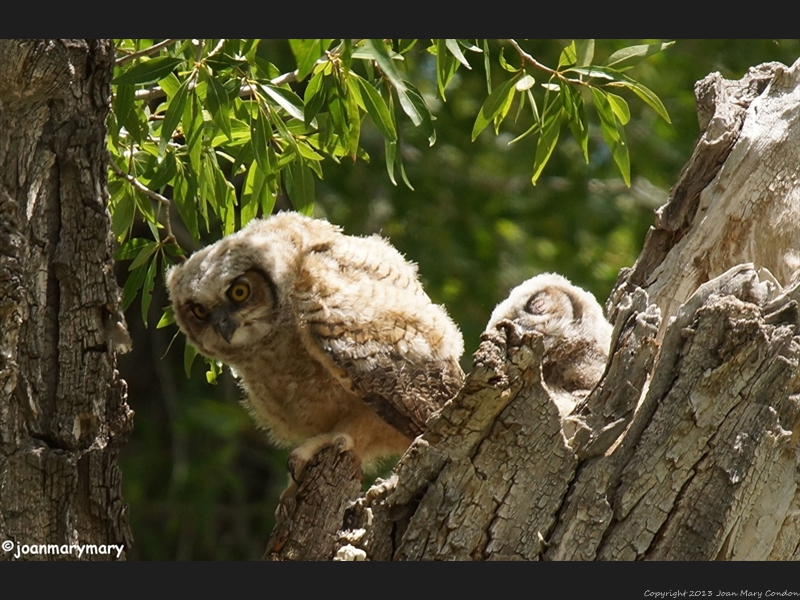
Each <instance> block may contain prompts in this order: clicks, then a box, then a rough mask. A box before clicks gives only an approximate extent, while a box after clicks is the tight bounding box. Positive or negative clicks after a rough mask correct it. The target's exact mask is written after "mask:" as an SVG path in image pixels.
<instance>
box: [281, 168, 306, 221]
mask: <svg viewBox="0 0 800 600" xmlns="http://www.w3.org/2000/svg"><path fill="white" fill-rule="evenodd" d="M283 173H285V174H286V193H287V194H289V199H290V200H291V201H292V205H293V206H294V207H295V208H296V209H297V211H298V212H299V213H301V214H304V215H311V213H312V212H313V210H314V176H313V175H312V174H311V169H309V168H308V166H307V165H306V164H305V162H304V161H300V160H297V161H295V162H293V163H292V164H290V165H289V166H288V167H287V168H286V169H284V171H283Z"/></svg>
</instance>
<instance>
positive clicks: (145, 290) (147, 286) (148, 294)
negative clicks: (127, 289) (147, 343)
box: [142, 255, 158, 327]
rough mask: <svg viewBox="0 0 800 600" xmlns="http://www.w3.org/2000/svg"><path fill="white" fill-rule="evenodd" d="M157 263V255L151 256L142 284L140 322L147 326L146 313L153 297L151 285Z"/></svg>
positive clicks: (153, 281) (153, 280)
mask: <svg viewBox="0 0 800 600" xmlns="http://www.w3.org/2000/svg"><path fill="white" fill-rule="evenodd" d="M157 265H158V255H156V256H154V257H153V260H152V261H150V266H149V267H148V268H147V274H146V275H145V278H144V284H143V286H142V322H143V323H144V326H145V327H147V313H148V312H149V311H150V302H151V301H152V299H153V286H154V285H155V278H156V268H157Z"/></svg>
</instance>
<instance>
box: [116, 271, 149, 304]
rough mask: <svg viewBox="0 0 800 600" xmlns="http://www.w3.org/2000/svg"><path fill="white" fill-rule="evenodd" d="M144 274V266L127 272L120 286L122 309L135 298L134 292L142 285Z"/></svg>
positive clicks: (145, 274) (145, 273)
mask: <svg viewBox="0 0 800 600" xmlns="http://www.w3.org/2000/svg"><path fill="white" fill-rule="evenodd" d="M146 276H147V269H145V268H144V266H141V267H139V268H138V269H136V270H135V271H132V272H131V273H129V274H128V278H127V279H126V280H125V285H124V286H123V287H122V310H128V307H129V306H130V305H131V302H133V300H134V298H136V292H138V291H139V288H141V287H142V284H143V283H144V279H145V277H146Z"/></svg>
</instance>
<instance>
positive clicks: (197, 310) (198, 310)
mask: <svg viewBox="0 0 800 600" xmlns="http://www.w3.org/2000/svg"><path fill="white" fill-rule="evenodd" d="M192 313H193V314H194V316H195V317H197V318H198V319H201V320H205V319H207V318H208V315H210V314H211V313H210V312H209V310H208V309H207V308H206V307H205V306H203V305H202V304H195V305H194V308H192Z"/></svg>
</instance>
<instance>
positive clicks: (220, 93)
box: [206, 76, 233, 140]
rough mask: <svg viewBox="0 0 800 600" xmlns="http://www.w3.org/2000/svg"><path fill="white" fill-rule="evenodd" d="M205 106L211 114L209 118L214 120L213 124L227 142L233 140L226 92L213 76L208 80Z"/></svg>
mask: <svg viewBox="0 0 800 600" xmlns="http://www.w3.org/2000/svg"><path fill="white" fill-rule="evenodd" d="M206 106H207V107H208V111H209V112H210V113H211V118H212V119H213V120H214V123H216V124H217V126H219V128H220V129H221V130H222V132H223V133H224V134H225V135H226V136H227V137H228V139H229V140H233V132H232V130H231V117H230V112H231V111H230V105H229V98H228V92H227V90H226V89H225V86H223V85H222V84H221V83H220V82H219V81H218V80H217V78H216V77H213V76H210V77H209V78H208V90H207V92H206Z"/></svg>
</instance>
